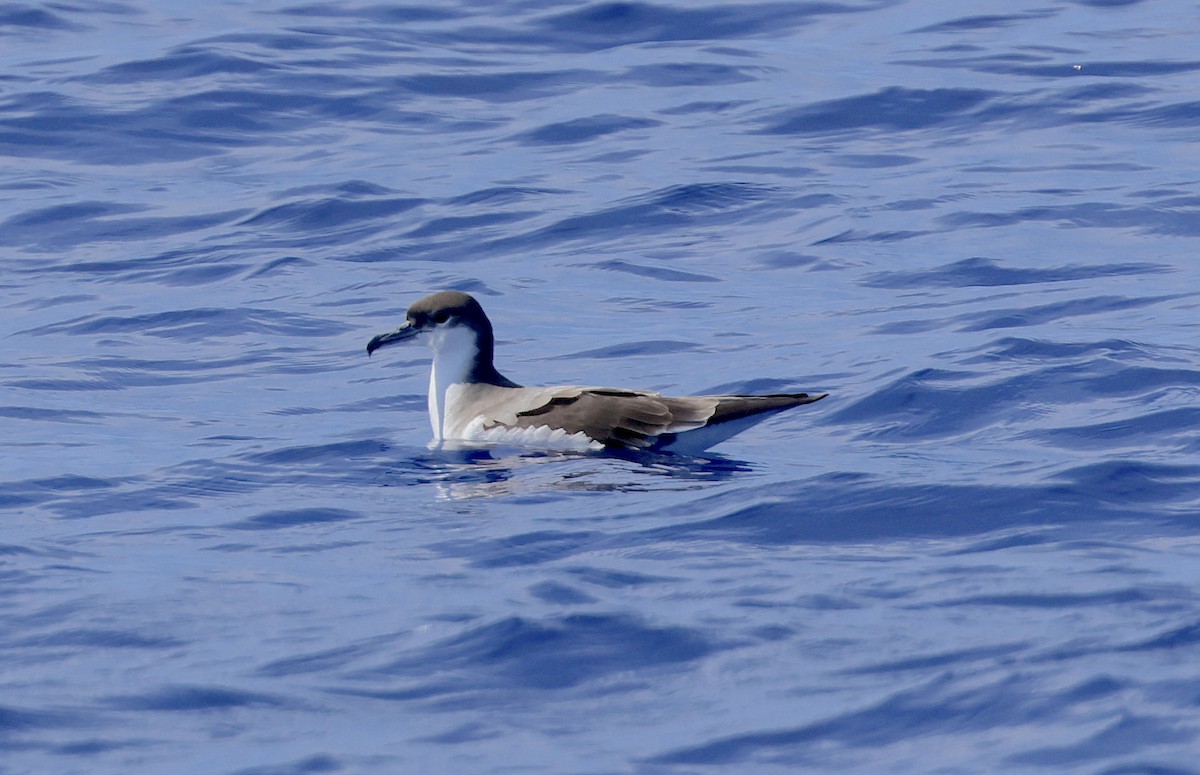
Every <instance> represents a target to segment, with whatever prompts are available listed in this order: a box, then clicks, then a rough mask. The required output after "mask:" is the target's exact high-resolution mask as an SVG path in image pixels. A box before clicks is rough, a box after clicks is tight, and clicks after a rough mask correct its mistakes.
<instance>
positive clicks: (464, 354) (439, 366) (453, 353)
mask: <svg viewBox="0 0 1200 775" xmlns="http://www.w3.org/2000/svg"><path fill="white" fill-rule="evenodd" d="M425 339H426V341H427V342H428V343H429V349H431V350H433V368H432V369H431V370H430V372H429V424H430V425H431V426H432V427H433V440H434V441H442V440H443V439H445V437H446V436H445V429H446V427H447V426H448V425H452V424H453V423H452V422H447V415H449V414H451V413H453V412H454V409H455V407H454V406H451V405H448V400H447V395H446V391H447V390H449V389H450V386H451V385H460V384H463V383H465V382H467V381H469V379H470V375H471V371H472V370H473V369H474V368H475V363H476V361H477V360H478V356H479V343H478V341H477V340H476V338H475V332H474V331H473V330H471V329H470V328H468V327H467V326H451V327H448V328H436V329H434V330H433V331H430V332H429V333H428V334H427V335H426V336H425Z"/></svg>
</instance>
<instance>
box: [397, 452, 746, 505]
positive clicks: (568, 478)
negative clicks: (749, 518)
mask: <svg viewBox="0 0 1200 775" xmlns="http://www.w3.org/2000/svg"><path fill="white" fill-rule="evenodd" d="M408 465H409V466H411V468H410V473H412V472H414V469H415V471H416V472H420V474H421V478H422V479H423V480H425V481H427V482H428V483H430V484H433V485H434V486H436V487H437V490H438V497H439V498H441V499H445V500H464V499H474V498H497V497H510V496H536V495H538V494H548V493H553V492H568V491H570V492H580V491H583V492H650V491H664V490H694V489H699V488H702V487H704V486H705V485H706V484H708V483H712V482H721V481H726V480H728V479H731V478H733V477H734V476H737V475H739V474H747V473H750V472H752V471H754V467H753V466H752V465H751V464H750V463H747V462H745V461H741V460H735V459H732V458H728V457H725V456H722V455H703V456H692V455H676V454H663V453H651V452H639V451H630V450H622V451H620V452H606V453H603V454H596V453H578V452H558V451H543V450H529V449H522V448H517V447H511V446H493V445H480V444H462V443H449V442H447V443H443V444H441V445H439V446H436V447H433V448H431V449H430V450H429V452H427V453H425V454H421V455H417V456H415V457H413V458H411V459H410V460H409V461H408Z"/></svg>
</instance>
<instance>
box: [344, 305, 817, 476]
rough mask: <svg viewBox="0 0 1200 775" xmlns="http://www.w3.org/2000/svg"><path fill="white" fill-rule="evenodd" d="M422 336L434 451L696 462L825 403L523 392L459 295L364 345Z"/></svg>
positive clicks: (572, 390) (584, 390)
mask: <svg viewBox="0 0 1200 775" xmlns="http://www.w3.org/2000/svg"><path fill="white" fill-rule="evenodd" d="M418 336H419V337H422V338H423V339H425V340H426V342H428V344H429V347H430V349H432V350H433V369H432V370H431V371H430V374H429V423H430V425H432V426H433V436H434V442H442V441H446V440H457V441H487V442H502V443H504V442H507V443H514V444H522V445H531V446H539V447H547V446H548V447H552V448H558V449H575V450H580V451H584V450H601V449H652V450H669V451H672V452H683V453H685V454H695V453H698V452H701V451H703V450H705V449H708V448H709V447H711V446H712V445H714V444H716V443H718V442H721V441H724V440H725V439H727V438H729V437H730V436H733V435H734V434H736V433H739V432H741V431H743V430H745V429H746V428H749V427H750V426H751V425H754V424H755V423H758V422H760V421H762V420H764V419H766V418H767V417H770V416H771V415H773V414H777V413H778V412H782V411H784V410H785V409H791V408H792V407H795V406H801V405H803V404H811V403H812V402H814V401H820V400H821V399H822V398H824V397H825V396H826V395H828V394H821V395H809V394H807V393H775V394H770V395H721V396H685V397H679V398H673V397H669V396H664V395H661V394H659V393H655V392H652V391H649V390H622V389H618V388H603V387H582V386H578V385H569V386H559V387H523V386H521V385H518V384H517V383H515V382H513V381H512V380H510V379H508V378H507V377H505V376H504V375H502V374H501V373H500V372H498V371H496V367H495V366H494V365H493V363H492V356H493V353H494V350H495V336H494V334H493V333H492V323H491V321H489V320H488V317H487V315H486V314H484V312H483V307H481V306H479V302H477V301H475V299H474V298H472V297H471V296H470V295H468V294H466V293H462V292H461V291H440V292H438V293H435V294H433V295H431V296H426V297H425V298H423V299H421V300H420V301H418V302H416V303H415V304H413V305H412V306H411V307H409V308H408V315H407V319H406V320H405V321H404V324H403V325H401V326H400V327H399V328H397V329H396V330H395V331H389V332H388V333H386V334H380V335H379V336H377V337H375V338H374V339H372V340H371V341H370V342H368V343H367V355H368V356H369V355H371V353H373V352H375V351H376V350H378V349H379V348H381V347H386V346H387V345H391V344H395V343H397V342H404V341H407V340H409V339H413V338H415V337H418Z"/></svg>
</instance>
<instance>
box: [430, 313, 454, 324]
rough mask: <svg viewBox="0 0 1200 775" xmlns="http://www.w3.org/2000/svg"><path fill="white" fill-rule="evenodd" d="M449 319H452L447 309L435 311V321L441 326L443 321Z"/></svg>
mask: <svg viewBox="0 0 1200 775" xmlns="http://www.w3.org/2000/svg"><path fill="white" fill-rule="evenodd" d="M449 319H450V313H449V312H447V311H446V310H439V311H438V312H435V313H433V322H434V323H437V324H438V325H439V326H440V325H441V324H442V323H445V322H446V321H447V320H449Z"/></svg>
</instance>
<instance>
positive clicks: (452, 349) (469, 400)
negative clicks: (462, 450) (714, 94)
mask: <svg viewBox="0 0 1200 775" xmlns="http://www.w3.org/2000/svg"><path fill="white" fill-rule="evenodd" d="M427 341H428V343H429V346H430V348H431V349H432V350H433V353H434V357H433V369H432V371H431V372H430V374H429V424H430V426H431V428H432V429H433V441H434V443H435V444H437V443H440V442H443V441H466V442H482V443H494V444H516V445H521V446H528V447H537V448H540V449H552V450H563V451H578V452H589V451H596V450H601V449H604V445H603V444H601V443H600V442H598V441H596V440H595V439H593V438H591V437H589V436H588V435H587V434H585V433H582V432H580V433H567V432H566V431H565V430H563V429H562V428H551V427H550V426H546V425H542V426H537V427H532V428H518V427H514V426H516V425H517V421H518V417H517V416H518V415H519V414H521V413H523V412H529V411H531V410H535V409H537V408H539V407H542V406H544V405H545V404H546V402H547V401H549V400H551V399H552V398H554V397H556V396H562V395H564V394H570V393H572V392H574V391H578V390H586V389H588V388H582V387H579V388H576V387H569V386H559V387H549V388H525V387H520V388H506V387H499V386H497V385H489V384H480V383H474V382H469V381H468V379H469V377H470V374H471V369H472V368H473V366H474V363H475V353H476V343H475V334H474V332H472V331H471V330H470V329H468V328H466V327H463V326H458V327H455V326H450V327H446V328H438V329H436V330H433V331H431V332H429V335H428V339H427ZM772 414H774V412H769V413H763V414H756V415H752V416H749V417H745V418H742V419H740V420H734V421H731V422H725V423H721V424H720V425H715V426H710V425H703V424H701V423H695V422H691V423H687V424H680V425H679V426H678V427H676V428H668V429H666V432H667V433H670V434H672V435H674V437H675V438H674V439H673V440H672V441H671V442H670V443H669V444H665V445H663V446H662V447H660V449H664V450H670V451H672V452H679V453H683V454H697V453H700V452H703V451H704V450H706V449H708V448H709V447H711V446H713V445H714V444H718V443H720V442H722V441H724V440H725V439H728V438H729V437H730V436H733V435H735V434H737V433H740V432H741V431H743V430H745V429H746V428H749V427H750V426H751V425H754V424H755V423H757V422H759V421H761V420H763V419H766V418H767V417H769V416H770V415H772Z"/></svg>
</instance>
